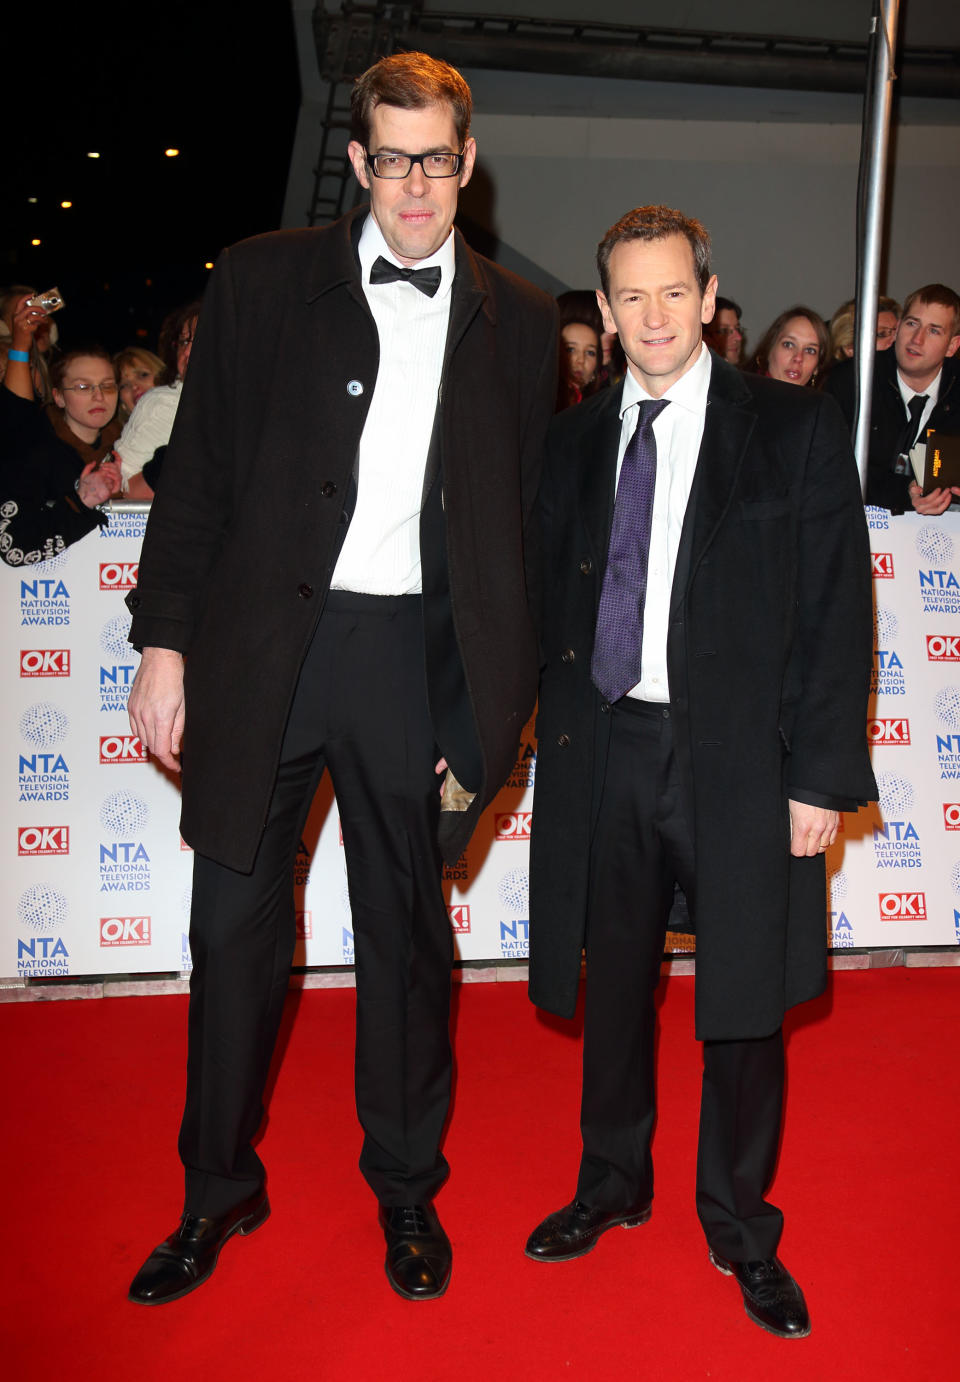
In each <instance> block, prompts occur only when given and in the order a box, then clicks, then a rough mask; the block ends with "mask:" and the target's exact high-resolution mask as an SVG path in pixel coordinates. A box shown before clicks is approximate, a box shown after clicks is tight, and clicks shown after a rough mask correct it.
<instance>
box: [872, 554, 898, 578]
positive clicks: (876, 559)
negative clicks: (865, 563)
mask: <svg viewBox="0 0 960 1382" xmlns="http://www.w3.org/2000/svg"><path fill="white" fill-rule="evenodd" d="M870 565H871V567H872V569H873V578H874V580H892V579H893V553H892V552H871V553H870Z"/></svg>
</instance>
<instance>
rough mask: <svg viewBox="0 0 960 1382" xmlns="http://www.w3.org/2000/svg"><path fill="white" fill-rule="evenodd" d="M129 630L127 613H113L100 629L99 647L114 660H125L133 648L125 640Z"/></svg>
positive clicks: (130, 654)
mask: <svg viewBox="0 0 960 1382" xmlns="http://www.w3.org/2000/svg"><path fill="white" fill-rule="evenodd" d="M129 632H130V616H129V614H115V615H114V616H113V618H112V619H108V620H107V622H106V623H105V624H104V626H103V628H102V629H101V630H100V647H101V649H102V650H103V652H104V653H106V655H107V657H109V658H112V659H113V661H114V662H126V661H127V660H128V659H129V658H132V657H133V654H134V649H133V647H132V645H131V644H129V643H128V642H127V634H128V633H129Z"/></svg>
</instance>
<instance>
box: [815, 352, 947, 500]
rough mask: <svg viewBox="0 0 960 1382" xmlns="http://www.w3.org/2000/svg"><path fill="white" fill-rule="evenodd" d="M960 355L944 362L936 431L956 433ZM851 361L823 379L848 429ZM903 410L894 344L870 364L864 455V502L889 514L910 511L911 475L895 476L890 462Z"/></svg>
mask: <svg viewBox="0 0 960 1382" xmlns="http://www.w3.org/2000/svg"><path fill="white" fill-rule="evenodd" d="M958 378H960V359H958V357H957V356H951V358H950V359H948V360H944V362H943V377H942V378H941V380H940V393H939V396H938V398H937V402H936V404H935V406H934V409H933V412H932V413H931V414H930V419H929V421H928V422H927V426H928V427H933V428H935V429H936V430H937V431H938V432H947V433H948V434H952V433H955V432H960V384H958V382H957V380H958ZM855 388H856V377H855V373H854V362H853V361H852V360H844V361H842V363H841V364H839V365H837V366H836V367H835V368H834V369H832V370H831V371H830V373H829V374H828V375H827V377H826V379H825V380H824V384H823V392H824V393H828V394H831V395H832V396H833V397H834V398H835V399H836V400H837V402H838V403H839V404H840V408H841V411H842V412H843V415H844V417H845V418H846V421H847V427H848V428H850V429H852V427H853V417H854V411H855V408H856V393H855ZM906 420H907V410H906V408H904V406H903V399H902V397H901V395H900V387H899V385H898V383H897V359H896V351H895V349H894V348H893V347H891V348H890V349H889V350H878V351H877V354H876V357H875V359H874V362H873V389H872V392H871V404H870V449H869V452H868V455H867V493H866V500H865V502H866V503H868V504H875V505H877V507H878V508H881V509H889V510H890V512H891V513H904V512H907V513H909V512H911V511H912V508H913V506H912V504H911V503H910V494H909V486H910V481H911V480H912V479H913V476H912V475H897V474H895V473H894V470H893V464H894V462H895V461H896V458H897V456H898V454H899V450H900V442H901V439H902V437H903V431H904V425H905V423H906Z"/></svg>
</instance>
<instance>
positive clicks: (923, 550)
mask: <svg viewBox="0 0 960 1382" xmlns="http://www.w3.org/2000/svg"><path fill="white" fill-rule="evenodd" d="M914 543H915V545H916V549H917V551H918V552H919V554H920V556H921V557H926V559H927V561H929V562H932V563H933V564H934V565H937V566H939V565H943V566H945V565H946V564H947V562H948V561H949V560H950V558H951V557H952V556H953V538H952V537H951V536H950V534H949V533H948V532H945V531H944V529H943V528H941V527H940V526H939V525H934V524H928V525H927V526H926V527H925V528H921V529H920V531H919V532H918V533H917V536H916V538H915V539H914Z"/></svg>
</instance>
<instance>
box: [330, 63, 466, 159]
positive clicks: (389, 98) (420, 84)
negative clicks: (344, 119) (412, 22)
mask: <svg viewBox="0 0 960 1382" xmlns="http://www.w3.org/2000/svg"><path fill="white" fill-rule="evenodd" d="M439 105H448V106H449V107H450V110H451V113H452V115H453V123H454V125H455V126H456V129H457V139H458V141H459V144H460V148H461V149H462V148H463V146H464V144H465V143H466V141H467V136H468V135H469V133H470V116H471V114H472V113H473V98H472V97H471V95H470V88H469V86H467V84H466V82H465V81H464V80H463V78H462V77H461V75H460V73H459V72H458V71H457V69H456V68H455V67H451V66H450V64H449V63H448V62H441V61H440V60H439V59H438V58H431V57H428V56H427V54H426V53H394V54H393V55H392V56H391V57H387V58H381V59H380V61H379V62H375V63H374V64H373V66H372V67H368V68H367V70H366V72H364V73H363V75H362V76H360V77H358V78H357V80H356V81H355V82H354V85H353V91H352V92H351V94H350V134H351V136H352V137H353V138H354V139H355V140H356V141H357V143H358V144H362V145H363V147H364V148H365V149H367V148H369V147H370V120H371V118H372V116H373V112H374V110H375V108H376V107H377V106H399V107H400V109H401V110H426V108H427V107H428V106H439Z"/></svg>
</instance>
